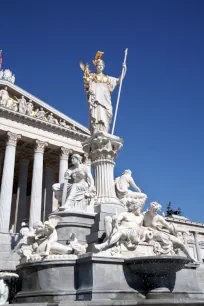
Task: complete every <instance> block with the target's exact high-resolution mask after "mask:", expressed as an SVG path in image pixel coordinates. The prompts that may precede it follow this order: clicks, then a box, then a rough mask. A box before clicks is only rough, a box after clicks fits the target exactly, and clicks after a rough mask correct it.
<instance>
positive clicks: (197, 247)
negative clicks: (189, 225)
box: [193, 232, 202, 262]
mask: <svg viewBox="0 0 204 306" xmlns="http://www.w3.org/2000/svg"><path fill="white" fill-rule="evenodd" d="M193 235H194V239H195V246H196V253H197V259H198V261H200V262H202V257H201V252H200V247H199V243H198V233H197V232H194V233H193Z"/></svg>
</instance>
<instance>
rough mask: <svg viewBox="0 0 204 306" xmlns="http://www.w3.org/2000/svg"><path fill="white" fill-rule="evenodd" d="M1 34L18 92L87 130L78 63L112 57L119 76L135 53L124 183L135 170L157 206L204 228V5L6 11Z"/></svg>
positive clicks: (121, 128)
mask: <svg viewBox="0 0 204 306" xmlns="http://www.w3.org/2000/svg"><path fill="white" fill-rule="evenodd" d="M0 30H1V31H0V49H3V66H4V68H6V67H9V68H10V69H11V70H12V71H13V72H14V73H15V74H16V84H17V85H19V86H20V87H22V88H24V89H26V90H27V91H29V92H30V93H32V94H33V95H35V96H37V97H39V98H41V99H42V100H44V101H45V102H47V103H48V104H50V105H52V106H53V107H55V108H57V109H58V110H60V111H62V112H64V113H66V114H67V115H69V116H70V117H72V118H73V119H75V120H77V121H78V122H80V123H82V124H84V125H85V126H87V124H88V105H87V103H86V98H85V94H84V90H83V82H82V71H80V68H79V61H80V60H83V61H84V62H89V63H91V61H92V59H93V58H94V56H95V53H96V51H98V50H100V51H104V52H105V54H104V60H105V63H106V73H107V74H109V75H111V76H119V75H120V73H121V64H122V61H123V56H124V49H125V48H126V47H128V48H129V54H128V60H127V66H128V72H127V76H126V79H125V81H124V84H123V85H124V86H123V88H122V95H121V102H120V107H119V113H118V119H117V123H116V130H115V134H116V135H118V136H121V137H122V138H123V139H124V147H123V149H122V150H121V151H120V154H119V157H118V159H117V165H116V169H115V175H116V176H117V175H119V174H120V173H121V172H122V171H123V170H124V169H128V168H130V169H131V170H132V172H133V177H134V179H135V182H136V183H137V184H138V186H139V187H141V189H142V190H143V191H144V192H146V193H147V195H148V203H149V201H152V200H156V201H159V202H160V203H161V204H162V205H163V208H164V210H165V206H166V204H167V203H168V202H169V201H171V202H172V204H173V207H174V208H177V207H178V206H180V207H181V208H182V210H183V212H184V215H185V216H186V217H189V218H191V219H192V220H194V221H199V222H204V120H203V118H204V1H202V0H201V1H199V0H196V1H195V0H191V1H188V0H179V1H178V0H170V1H167V0H154V1H153V0H140V1H136V0H134V1H133V0H132V1H131V0H129V1H116V0H114V1H113V0H112V1H110V0H109V1H107V0H105V1H102V2H101V1H91V0H89V1H82V0H81V1H77V0H75V1H68V0H58V1H56V0H55V1H54V0H49V1H48V0H43V1H39V0H35V1H34V0H33V1H28V0H13V1H2V2H1V6H0ZM116 98H117V91H116V92H115V93H114V95H113V104H114V105H115V102H116Z"/></svg>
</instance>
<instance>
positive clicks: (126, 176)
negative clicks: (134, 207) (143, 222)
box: [115, 170, 147, 209]
mask: <svg viewBox="0 0 204 306" xmlns="http://www.w3.org/2000/svg"><path fill="white" fill-rule="evenodd" d="M130 186H131V187H132V188H134V189H135V191H132V190H129V188H130ZM115 191H116V195H117V197H118V199H120V201H121V203H123V204H124V205H128V204H130V203H137V204H138V206H139V207H140V208H141V209H142V208H143V207H144V205H145V201H146V199H147V195H146V194H145V193H142V192H141V190H140V188H139V187H138V186H137V185H136V184H135V182H134V180H133V178H132V172H131V171H130V170H125V171H124V172H123V174H122V175H121V176H119V177H117V178H116V180H115Z"/></svg>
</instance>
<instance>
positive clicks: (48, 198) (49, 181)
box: [42, 164, 54, 222]
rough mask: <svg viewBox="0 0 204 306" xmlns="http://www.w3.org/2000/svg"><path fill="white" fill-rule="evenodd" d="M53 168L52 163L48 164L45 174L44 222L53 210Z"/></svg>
mask: <svg viewBox="0 0 204 306" xmlns="http://www.w3.org/2000/svg"><path fill="white" fill-rule="evenodd" d="M53 180H54V176H53V169H52V167H51V165H49V164H46V165H45V169H44V175H43V181H44V184H43V185H44V186H43V212H42V220H43V222H44V221H46V220H47V219H48V216H49V214H50V213H51V212H52V201H53V190H52V185H53Z"/></svg>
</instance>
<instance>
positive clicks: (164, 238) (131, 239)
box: [95, 202, 194, 261]
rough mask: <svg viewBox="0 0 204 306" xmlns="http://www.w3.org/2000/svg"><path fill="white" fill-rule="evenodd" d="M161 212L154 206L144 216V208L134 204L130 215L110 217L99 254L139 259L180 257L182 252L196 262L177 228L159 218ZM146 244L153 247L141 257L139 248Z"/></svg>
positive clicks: (159, 208) (155, 204)
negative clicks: (142, 209)
mask: <svg viewBox="0 0 204 306" xmlns="http://www.w3.org/2000/svg"><path fill="white" fill-rule="evenodd" d="M159 210H161V205H160V204H158V203H156V202H152V203H151V204H150V209H149V210H148V211H147V212H145V213H141V207H140V204H138V203H132V204H130V205H129V206H128V211H127V212H124V213H121V214H120V215H119V216H113V217H110V216H106V217H105V232H106V239H105V242H103V243H101V244H95V249H96V250H97V251H98V252H99V253H98V254H99V255H104V256H110V255H117V256H118V255H121V256H122V255H123V256H128V257H131V256H132V257H135V256H147V255H149V254H151V253H152V254H151V255H165V256H176V255H177V254H178V249H180V250H181V251H182V252H183V253H184V254H185V255H186V256H187V257H188V258H190V259H191V260H192V261H194V258H192V257H191V255H190V253H189V251H188V249H187V247H186V246H185V244H184V243H183V241H182V239H181V238H180V237H179V232H178V231H177V230H176V228H175V226H174V225H173V224H171V223H168V222H166V220H165V218H164V217H163V216H161V215H159V214H158V211H159ZM144 243H146V245H148V246H149V247H148V248H147V254H145V253H144V254H141V248H140V250H138V246H139V245H140V246H141V245H142V244H144ZM104 250H107V251H104ZM143 251H144V248H143Z"/></svg>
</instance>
